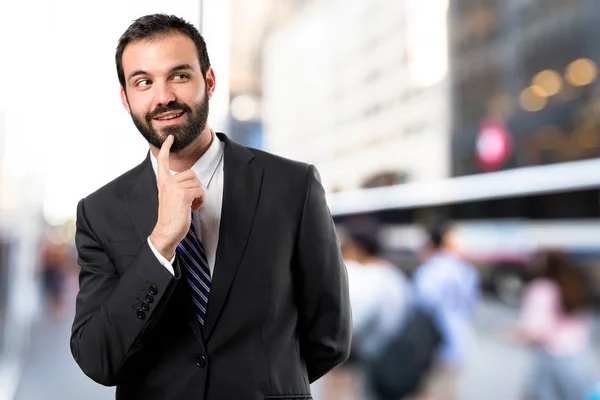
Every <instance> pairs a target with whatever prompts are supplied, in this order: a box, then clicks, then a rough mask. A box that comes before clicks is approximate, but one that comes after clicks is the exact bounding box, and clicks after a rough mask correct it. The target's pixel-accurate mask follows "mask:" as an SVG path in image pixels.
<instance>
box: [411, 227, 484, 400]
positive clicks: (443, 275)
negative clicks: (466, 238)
mask: <svg viewBox="0 0 600 400" xmlns="http://www.w3.org/2000/svg"><path fill="white" fill-rule="evenodd" d="M427 241H428V242H427V246H426V252H427V256H426V260H425V262H424V263H423V264H422V265H421V266H420V267H418V268H417V270H416V271H415V275H414V288H415V295H416V301H417V302H418V304H419V305H420V307H422V309H423V310H426V311H428V312H429V313H431V315H432V316H433V319H434V323H435V325H436V327H437V328H438V329H439V332H440V333H441V339H442V341H441V344H440V346H439V349H438V350H437V352H436V353H437V354H436V359H435V361H434V363H433V366H432V368H431V370H430V371H429V373H428V376H427V378H426V379H425V381H424V382H423V385H422V388H421V390H420V393H419V397H418V398H419V399H420V400H424V399H427V400H433V399H436V400H437V399H443V400H453V399H456V398H457V383H458V379H459V376H460V373H461V371H462V370H463V369H464V366H465V364H466V363H467V360H468V357H469V353H470V351H471V349H472V347H473V345H474V341H475V326H474V318H473V317H474V310H475V307H476V305H477V303H478V300H479V298H480V280H479V276H478V273H477V270H476V269H475V267H473V266H472V265H471V264H469V263H468V262H466V261H465V260H464V258H463V257H462V255H461V251H460V247H459V245H458V241H457V230H456V226H453V225H451V224H449V223H447V222H443V223H438V224H437V225H435V226H433V227H432V228H429V229H428V230H427Z"/></svg>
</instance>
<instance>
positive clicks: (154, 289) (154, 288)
mask: <svg viewBox="0 0 600 400" xmlns="http://www.w3.org/2000/svg"><path fill="white" fill-rule="evenodd" d="M150 294H151V295H154V296H156V295H157V294H158V289H157V288H156V286H154V285H152V286H150Z"/></svg>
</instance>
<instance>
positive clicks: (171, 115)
mask: <svg viewBox="0 0 600 400" xmlns="http://www.w3.org/2000/svg"><path fill="white" fill-rule="evenodd" d="M184 113H185V111H181V110H177V111H169V112H166V113H162V114H159V115H157V116H156V117H154V118H152V119H154V120H157V121H169V120H172V119H176V118H179V117H181V116H182V115H183V114H184Z"/></svg>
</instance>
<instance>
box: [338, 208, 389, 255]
mask: <svg viewBox="0 0 600 400" xmlns="http://www.w3.org/2000/svg"><path fill="white" fill-rule="evenodd" d="M343 231H344V232H345V234H346V235H347V236H348V238H350V240H351V241H352V242H353V243H354V244H355V245H357V246H359V247H360V248H361V249H362V250H363V251H364V252H365V253H367V255H369V256H376V255H379V254H380V252H381V245H380V243H379V231H380V224H379V222H378V221H377V220H375V219H374V218H369V217H364V216H359V217H356V218H353V219H350V220H349V221H346V222H345V223H344V224H343Z"/></svg>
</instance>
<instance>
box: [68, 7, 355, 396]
mask: <svg viewBox="0 0 600 400" xmlns="http://www.w3.org/2000/svg"><path fill="white" fill-rule="evenodd" d="M116 63H117V72H118V76H119V80H120V83H121V99H122V102H123V105H124V107H125V109H126V110H127V111H128V112H129V113H130V114H131V116H132V119H133V122H134V124H135V126H136V127H137V128H138V130H139V131H140V132H141V133H142V135H143V136H144V137H145V138H146V140H147V141H148V143H149V145H150V151H149V153H148V156H147V157H146V159H145V160H144V161H143V162H142V163H141V164H140V165H138V166H137V167H135V168H134V169H132V170H130V171H129V172H127V173H125V174H124V175H122V176H120V177H118V178H117V179H115V180H114V181H113V182H111V183H109V184H108V185H106V186H104V187H102V188H101V189H99V190H97V191H96V192H94V193H93V194H91V195H89V196H88V197H86V198H84V199H83V200H81V201H80V202H79V204H78V207H77V234H76V244H77V250H78V253H79V264H80V266H81V274H80V287H81V289H80V293H79V295H78V298H77V311H76V316H75V321H74V324H73V330H72V336H71V351H72V353H73V356H74V358H75V360H76V361H77V363H78V364H79V366H80V367H81V369H82V370H83V371H84V372H85V373H86V374H87V375H88V376H89V377H90V378H92V379H93V380H95V381H96V382H98V383H100V384H103V385H107V386H117V399H161V400H165V399H207V400H222V399H225V400H226V399H257V400H258V399H310V398H311V395H310V386H309V384H310V383H312V382H314V381H315V380H316V379H318V378H319V377H321V376H323V375H324V374H325V373H327V372H328V371H329V370H331V369H332V368H334V367H335V366H337V365H339V364H341V363H342V362H343V361H344V360H345V359H346V358H347V356H348V353H349V346H350V345H349V343H350V325H351V313H350V306H349V301H348V284H347V277H346V272H345V267H344V264H343V261H342V258H341V254H340V250H339V246H338V242H337V238H336V233H335V229H334V225H333V222H332V219H331V216H330V214H329V210H328V208H327V204H326V202H325V194H324V191H323V188H322V186H321V184H320V182H319V177H318V173H317V172H316V170H315V168H314V167H313V166H310V165H306V164H302V163H298V162H293V161H289V160H285V159H283V158H279V157H276V156H274V155H270V154H268V153H265V152H262V151H258V150H253V149H248V148H245V147H242V146H240V145H238V144H236V143H235V142H233V141H231V140H230V139H228V138H227V136H225V135H223V134H216V135H215V133H214V132H213V131H212V130H211V129H210V127H209V126H208V125H207V116H208V102H209V99H210V98H211V97H212V95H213V93H214V90H215V73H214V71H213V69H212V68H211V66H210V62H209V57H208V55H207V50H206V45H205V43H204V40H203V38H202V37H201V36H200V34H199V33H198V31H197V30H196V29H195V28H194V27H193V26H192V25H190V24H189V23H187V22H185V21H183V20H181V19H180V18H177V17H174V16H166V15H149V16H145V17H142V18H139V19H138V20H136V21H134V22H133V24H132V25H131V26H130V27H129V28H128V29H127V31H126V32H125V33H124V34H123V36H122V37H121V38H120V41H119V44H118V47H117V52H116Z"/></svg>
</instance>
